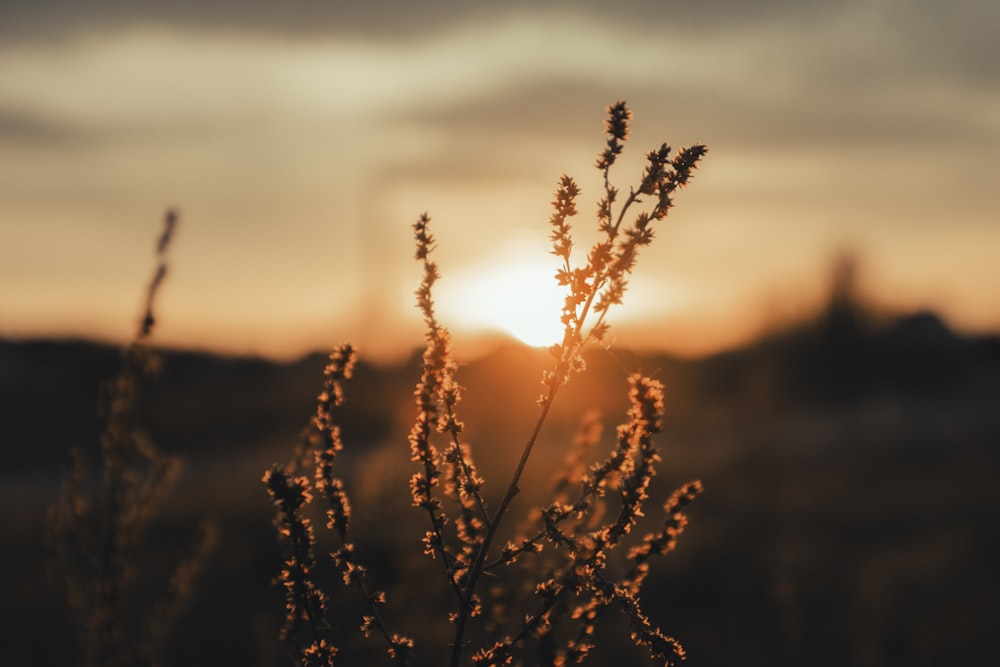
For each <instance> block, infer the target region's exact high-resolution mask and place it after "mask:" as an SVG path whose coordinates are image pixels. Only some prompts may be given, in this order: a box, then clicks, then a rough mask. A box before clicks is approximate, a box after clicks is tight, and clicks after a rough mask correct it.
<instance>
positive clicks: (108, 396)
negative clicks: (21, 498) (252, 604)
mask: <svg viewBox="0 0 1000 667" xmlns="http://www.w3.org/2000/svg"><path fill="white" fill-rule="evenodd" d="M176 225H177V214H176V213H175V212H174V211H172V210H171V211H168V212H167V214H166V216H165V219H164V228H163V232H162V234H161V235H160V237H159V239H158V241H157V244H156V255H157V265H156V269H155V271H154V273H153V277H152V279H151V281H150V283H149V286H148V287H147V290H146V296H145V309H144V314H143V317H142V319H141V321H140V324H139V329H138V331H137V333H136V336H135V338H134V339H133V341H132V342H131V343H130V344H129V345H128V346H126V347H125V348H124V349H123V351H122V359H121V368H120V370H119V372H118V375H117V376H116V377H115V378H114V379H113V380H111V381H110V382H108V383H106V384H105V385H104V386H103V387H102V391H101V395H100V398H99V416H100V419H101V422H102V432H101V440H100V444H101V449H100V465H99V470H98V471H94V470H93V469H91V468H90V467H88V466H87V465H86V462H85V461H84V456H83V452H82V451H81V450H79V449H74V450H73V451H72V452H71V457H70V465H69V471H68V474H67V475H66V477H65V479H64V480H63V483H62V488H61V490H60V494H59V498H58V500H57V501H56V503H55V504H54V505H53V506H52V507H51V508H50V509H49V513H48V517H47V527H46V537H47V540H48V542H49V545H50V546H51V547H52V549H53V551H54V553H53V559H52V562H51V569H52V572H53V575H54V578H55V579H56V580H57V581H58V582H60V583H61V584H63V585H64V586H65V588H66V595H67V602H68V605H69V609H70V613H71V615H72V617H73V620H74V623H75V625H76V628H77V634H78V641H79V644H80V648H81V652H82V664H84V665H87V666H91V665H92V666H95V667H117V666H123V665H136V664H146V665H157V664H161V662H162V656H163V652H164V649H165V646H166V642H167V639H168V637H169V635H170V632H171V630H172V628H173V626H174V623H175V621H176V618H177V616H178V614H179V613H180V611H181V610H182V609H183V607H184V605H185V603H186V601H187V599H188V597H189V596H190V593H191V590H192V585H193V583H194V581H195V580H196V579H197V577H198V575H199V573H200V571H201V570H202V568H203V566H204V564H205V561H206V557H207V554H208V552H209V551H210V550H212V549H213V548H214V544H215V540H216V528H215V526H214V525H212V524H209V523H206V524H205V525H203V526H202V529H201V536H200V538H199V540H198V544H197V545H196V546H195V549H194V552H193V554H192V556H191V557H190V558H189V559H188V560H186V561H184V562H183V563H181V564H180V565H179V566H178V567H177V569H176V570H175V571H174V574H173V576H172V577H171V579H170V582H169V584H168V590H167V591H166V594H165V596H164V598H163V600H162V601H161V602H160V603H158V604H156V605H155V606H152V607H151V608H150V610H149V612H148V614H140V615H138V616H137V615H135V614H133V613H132V612H131V610H130V609H129V608H128V601H129V598H130V596H131V594H132V592H133V588H134V584H135V583H136V581H135V577H136V566H137V557H136V554H137V549H138V547H139V545H140V543H141V542H142V539H143V536H144V535H145V533H146V531H147V529H148V527H149V525H150V522H151V520H152V518H153V516H154V515H155V513H156V511H157V509H158V508H159V507H160V505H161V503H162V501H163V499H164V498H165V496H166V494H167V492H168V491H169V489H170V487H171V486H172V485H173V483H174V481H175V479H176V478H177V476H178V474H179V473H180V467H181V465H180V460H179V459H178V458H177V457H175V456H171V455H169V454H167V453H165V452H163V451H162V450H161V449H160V448H159V447H157V446H156V444H155V443H154V442H153V441H152V439H151V438H150V437H149V434H148V433H147V432H146V431H145V429H144V428H143V425H142V423H141V419H140V418H139V414H138V405H139V396H140V393H141V387H142V384H143V381H144V379H145V378H146V377H147V376H149V375H150V374H152V373H153V372H155V370H156V368H157V366H158V360H157V356H156V354H155V353H154V351H153V349H152V348H151V346H150V337H151V335H152V332H153V327H154V324H155V319H154V317H153V307H154V305H155V301H156V297H157V294H158V293H159V289H160V287H161V285H162V284H163V280H164V278H165V277H166V275H167V262H166V256H167V250H168V248H169V246H170V242H171V240H172V239H173V236H174V232H175V229H176ZM95 472H96V473H97V474H95Z"/></svg>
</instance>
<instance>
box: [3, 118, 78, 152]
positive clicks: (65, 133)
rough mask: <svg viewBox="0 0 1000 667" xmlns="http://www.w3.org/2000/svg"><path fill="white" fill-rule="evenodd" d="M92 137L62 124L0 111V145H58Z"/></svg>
mask: <svg viewBox="0 0 1000 667" xmlns="http://www.w3.org/2000/svg"><path fill="white" fill-rule="evenodd" d="M91 136H92V135H91V133H88V132H84V131H81V130H79V129H78V128H75V127H71V126H69V125H66V124H64V123H59V122H52V121H48V120H44V119H42V118H38V117H37V116H33V115H28V114H24V113H20V112H17V111H10V110H5V109H0V145H2V144H7V145H17V144H30V145H32V146H44V145H58V146H65V145H66V144H68V143H77V142H81V141H86V140H87V139H88V138H90V137H91Z"/></svg>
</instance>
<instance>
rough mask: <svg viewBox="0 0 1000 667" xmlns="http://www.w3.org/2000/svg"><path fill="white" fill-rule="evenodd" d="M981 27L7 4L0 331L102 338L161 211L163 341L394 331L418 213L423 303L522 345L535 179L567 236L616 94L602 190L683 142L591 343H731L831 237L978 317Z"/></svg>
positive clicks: (991, 20) (775, 14)
mask: <svg viewBox="0 0 1000 667" xmlns="http://www.w3.org/2000/svg"><path fill="white" fill-rule="evenodd" d="M998 30H1000V3H996V2H994V1H993V0H978V1H977V0H955V1H952V2H949V3H941V2H937V1H936V0H933V1H932V0H854V1H840V2H838V1H828V2H806V1H803V0H797V1H794V2H793V1H792V0H773V1H768V2H753V1H747V0H721V1H718V2H712V1H704V2H697V3H691V2H671V1H665V0H661V1H659V2H639V1H632V0H626V1H624V2H616V3H601V2H592V1H577V2H551V3H537V2H530V3H529V2H524V1H513V2H507V3H486V2H476V1H468V0H466V1H463V2H459V1H457V0H455V1H438V2H412V1H410V2H402V1H398V0H374V1H369V2H364V3H339V2H336V3H314V2H309V1H306V0H293V1H291V2H284V3H270V2H263V1H261V0H253V1H250V2H243V3H236V2H216V3H202V2H193V1H190V0H181V1H174V2H171V3H156V2H141V3H136V2H126V1H124V0H93V1H91V2H87V3H78V2H68V1H65V0H61V1H60V0H35V1H33V2H26V1H21V0H13V1H8V2H4V3H3V4H2V5H0V337H29V336H47V337H53V336H84V337H92V338H98V339H102V340H109V341H123V340H126V339H128V338H129V336H130V335H131V333H132V332H133V331H134V330H135V327H136V320H137V317H138V315H139V313H140V309H141V307H142V292H143V288H144V285H145V283H146V281H147V280H148V276H149V274H150V272H151V270H152V268H153V262H154V257H153V245H154V242H155V239H156V236H157V234H158V232H159V229H160V225H161V221H162V217H163V214H164V211H165V210H166V209H167V208H168V207H176V208H177V210H178V211H179V212H180V218H181V222H180V225H181V226H180V229H179V233H178V236H177V238H176V239H175V243H174V246H173V247H172V248H171V256H170V263H171V266H170V270H171V273H170V276H169V279H168V282H167V283H166V285H165V286H164V289H163V292H162V294H161V298H160V301H159V303H158V315H159V320H160V321H159V324H158V330H157V333H156V335H157V339H158V340H159V341H160V342H162V343H164V344H168V345H174V346H180V347H189V348H202V349H210V350H215V351H223V352H229V353H239V354H247V353H252V354H264V355H269V356H274V357H278V358H292V357H295V356H296V355H299V354H302V353H304V352H307V351H311V350H315V349H323V348H328V347H330V346H332V345H335V344H338V343H340V342H342V341H346V340H351V341H352V342H354V343H355V345H357V346H358V347H359V348H360V349H361V352H362V354H367V355H369V356H375V357H381V358H390V357H392V356H393V355H397V356H398V355H401V354H404V353H406V352H408V351H409V350H410V349H411V348H413V347H416V346H419V345H420V344H421V328H420V320H419V313H418V312H417V311H416V309H415V308H414V306H413V298H412V293H413V290H414V289H415V288H416V285H417V282H418V280H419V266H418V265H417V264H416V263H415V262H414V261H413V258H412V254H413V251H412V241H411V232H410V226H411V225H412V223H413V222H414V221H415V220H416V219H417V217H418V216H419V215H420V214H421V213H423V212H425V211H426V212H428V213H429V214H430V215H431V217H432V219H433V221H432V226H433V231H434V234H435V236H436V238H437V242H438V243H437V248H436V251H435V253H436V258H437V260H438V262H439V264H440V267H441V271H442V279H441V282H440V283H439V285H438V293H437V296H438V306H439V312H440V316H441V319H442V321H443V323H444V324H446V325H448V326H450V327H451V328H452V329H454V330H455V333H456V335H457V336H458V337H459V339H460V341H459V342H461V341H462V340H468V341H469V345H473V344H474V342H473V341H472V336H473V335H478V334H481V333H483V332H489V331H492V330H504V331H506V332H508V333H510V334H513V335H518V336H522V337H524V338H530V336H529V335H528V329H532V328H533V325H535V324H537V323H538V322H540V321H542V320H545V321H551V320H554V319H555V318H557V313H554V312H551V310H552V309H551V307H549V308H548V309H547V310H543V311H542V312H540V313H537V314H536V311H535V309H536V308H543V309H545V308H546V306H545V303H550V302H551V299H553V298H554V299H555V300H556V301H555V303H556V304H558V298H559V297H558V294H556V295H555V296H552V294H551V293H550V292H549V291H547V290H548V287H549V284H550V283H549V282H548V281H547V280H546V277H547V276H548V275H549V274H550V273H551V272H552V271H554V268H555V259H554V258H553V257H552V256H551V255H549V254H548V242H547V236H548V228H547V225H546V220H547V218H548V216H549V213H550V205H549V203H550V201H551V199H552V193H553V190H554V187H555V185H556V183H557V181H558V178H559V176H560V175H561V174H563V173H567V174H570V175H572V176H573V177H574V178H576V180H577V181H578V182H579V183H580V185H581V187H582V189H583V193H582V195H581V198H580V201H579V208H580V211H581V213H580V215H579V216H577V217H576V218H575V220H574V230H575V233H576V235H577V237H578V241H579V244H580V246H582V247H586V246H587V245H589V243H591V242H593V240H594V239H595V238H596V236H595V235H594V231H593V229H592V227H593V222H592V221H593V211H594V209H595V206H594V202H596V200H597V199H598V197H599V196H600V194H601V192H600V191H599V186H600V181H599V174H598V172H597V171H596V169H594V167H593V163H594V159H595V158H596V156H597V154H598V152H599V151H600V150H601V149H602V147H603V141H604V136H603V118H604V110H605V108H606V107H607V106H608V105H609V104H611V103H612V102H614V101H615V100H617V99H624V100H627V101H628V103H629V106H630V107H631V109H632V111H633V113H634V117H633V123H632V134H631V138H630V141H629V143H628V144H627V145H626V149H625V154H624V157H623V159H622V161H621V162H620V163H619V164H618V165H616V169H615V171H613V172H612V180H613V181H614V182H615V183H616V184H617V185H618V186H619V187H620V188H621V189H622V191H624V192H627V190H628V187H629V185H631V184H634V183H635V182H636V180H637V177H638V175H639V173H640V172H641V169H642V162H643V155H644V154H645V152H646V151H647V150H649V149H651V148H654V147H656V146H658V145H659V144H660V143H662V142H664V141H665V142H667V143H669V144H670V145H671V146H674V147H677V148H679V147H682V146H687V145H690V144H692V143H695V142H701V143H705V144H707V145H708V146H709V148H710V152H709V154H708V156H707V157H706V159H705V160H704V162H703V164H702V166H701V168H700V169H699V171H698V172H697V174H696V177H695V179H694V181H693V183H692V184H691V185H690V187H689V188H687V189H685V190H684V191H683V192H681V193H680V195H679V196H678V197H677V201H676V207H675V208H674V209H673V211H672V212H671V214H670V216H669V217H668V218H667V219H666V220H664V221H663V222H662V224H661V226H660V227H658V230H657V238H656V240H655V242H654V244H653V246H652V247H650V248H648V249H646V252H644V254H643V255H642V256H641V257H640V260H639V264H638V267H637V269H636V272H635V274H634V276H633V280H632V288H631V291H630V292H629V293H628V294H627V295H626V304H625V305H624V306H623V307H622V309H620V311H619V312H613V313H612V316H611V322H612V334H613V336H614V341H615V342H616V343H619V344H621V345H628V346H637V347H647V348H648V347H656V348H662V349H667V350H670V351H674V352H678V353H682V354H705V353H710V352H712V351H715V350H718V349H722V348H725V347H727V346H731V345H736V344H739V343H740V342H742V341H745V340H747V339H748V338H749V337H752V336H754V335H757V334H759V333H760V332H761V331H763V330H764V329H766V328H767V327H768V326H771V325H773V324H774V323H775V322H780V321H784V320H787V319H790V318H794V317H797V316H800V315H801V314H802V313H804V312H808V310H809V308H812V307H815V306H816V304H817V303H819V302H820V301H821V300H822V298H823V295H824V294H825V291H826V289H827V284H828V277H829V274H830V267H831V262H832V261H833V258H835V257H836V256H838V255H839V254H841V253H844V252H851V253H853V254H854V255H855V256H856V257H857V260H858V262H859V266H860V278H861V282H862V286H863V293H864V296H865V297H866V298H867V299H869V300H870V301H871V302H872V303H874V304H877V305H879V306H880V307H883V308H886V309H889V310H892V311H909V310H914V309H934V310H936V311H938V312H939V313H941V314H942V315H944V316H945V317H946V318H947V319H948V321H949V322H951V323H952V325H953V326H955V327H957V328H959V329H960V330H963V331H969V332H987V331H998V330H1000V261H998V260H997V257H998V256H1000V219H998V211H1000V187H998V186H1000V183H998V179H1000V158H998V157H997V156H998V154H1000V151H998V149H1000V67H998V63H1000V41H998V40H996V39H995V35H996V34H997V31H998ZM544 299H549V300H550V302H544ZM536 333H537V332H536Z"/></svg>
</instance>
